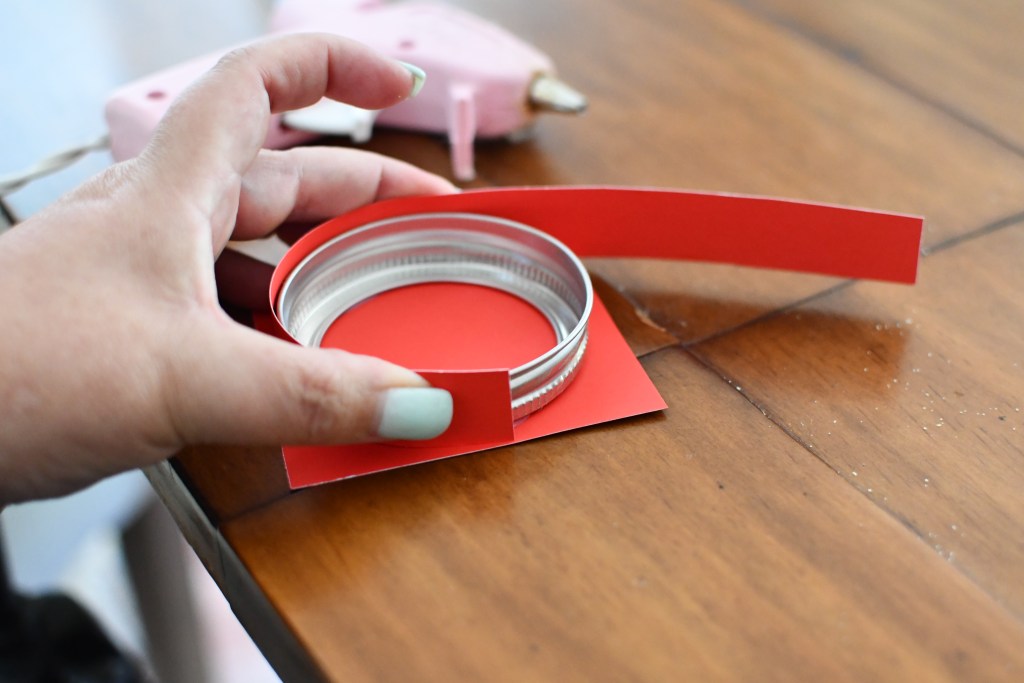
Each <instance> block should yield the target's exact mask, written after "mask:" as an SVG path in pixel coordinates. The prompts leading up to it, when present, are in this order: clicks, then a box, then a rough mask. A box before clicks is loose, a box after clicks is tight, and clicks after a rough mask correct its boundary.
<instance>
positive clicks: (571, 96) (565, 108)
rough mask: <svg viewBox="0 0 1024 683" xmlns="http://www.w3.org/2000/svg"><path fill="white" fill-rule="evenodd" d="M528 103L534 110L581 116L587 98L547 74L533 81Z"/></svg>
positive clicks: (585, 106)
mask: <svg viewBox="0 0 1024 683" xmlns="http://www.w3.org/2000/svg"><path fill="white" fill-rule="evenodd" d="M529 101H530V105H531V106H533V107H534V108H536V109H542V110H545V111H555V112H560V113H565V114H581V113H583V111H584V110H586V108H587V98H586V97H584V96H583V94H582V93H580V92H579V91H578V90H576V89H574V88H572V87H570V86H568V85H566V84H565V83H563V82H562V81H560V80H558V79H557V78H555V77H554V76H551V75H548V74H542V75H540V76H537V78H535V79H533V83H531V84H530V96H529Z"/></svg>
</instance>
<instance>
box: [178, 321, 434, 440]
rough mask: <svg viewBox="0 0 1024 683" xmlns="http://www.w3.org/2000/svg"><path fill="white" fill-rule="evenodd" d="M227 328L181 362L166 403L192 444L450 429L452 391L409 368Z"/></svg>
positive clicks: (411, 435)
mask: <svg viewBox="0 0 1024 683" xmlns="http://www.w3.org/2000/svg"><path fill="white" fill-rule="evenodd" d="M229 325H230V326H229V327H227V329H225V327H224V326H223V325H222V324H220V323H219V322H218V323H215V324H214V326H215V329H211V330H209V331H208V332H207V333H206V334H203V335H202V337H204V338H202V339H198V340H193V341H192V342H191V343H189V344H188V345H187V348H189V349H196V351H195V352H187V353H186V354H184V355H179V356H178V357H177V358H178V361H179V362H177V363H176V366H177V367H176V368H175V369H174V371H173V372H172V375H173V377H174V379H173V380H172V382H171V386H172V390H171V395H170V397H169V399H168V400H169V407H170V412H171V419H172V424H173V425H174V426H175V428H176V430H177V432H178V435H179V437H180V438H181V439H183V440H184V441H185V442H186V443H193V444H200V443H236V444H243V443H244V444H274V445H277V444H337V443H356V442H363V441H374V440H380V439H430V438H433V437H435V436H438V435H440V434H441V433H442V432H444V431H445V429H447V428H448V425H449V424H450V422H451V418H452V398H451V394H449V393H448V392H447V391H445V390H443V389H434V388H432V387H430V386H429V385H428V384H427V383H426V382H425V381H424V380H423V379H422V378H421V377H420V376H419V375H417V374H416V373H414V372H412V371H411V370H406V369H404V368H401V367H398V366H396V365H393V364H391V363H388V362H386V361H383V360H380V359H378V358H372V357H369V356H359V355H355V354H351V353H347V352H345V351H339V350H336V349H309V348H303V347H301V346H298V345H295V344H290V343H287V342H284V341H280V340H278V339H275V338H273V337H270V336H268V335H265V334H261V333H259V332H256V331H253V330H250V329H247V328H244V327H242V326H240V325H235V324H234V323H230V324H229Z"/></svg>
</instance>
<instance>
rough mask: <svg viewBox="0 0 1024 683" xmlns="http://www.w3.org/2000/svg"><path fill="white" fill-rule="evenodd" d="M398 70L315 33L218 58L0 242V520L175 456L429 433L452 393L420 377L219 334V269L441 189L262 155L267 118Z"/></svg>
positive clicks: (388, 82)
mask: <svg viewBox="0 0 1024 683" xmlns="http://www.w3.org/2000/svg"><path fill="white" fill-rule="evenodd" d="M413 85H414V77H413V76H412V74H411V72H410V71H409V70H407V69H406V68H404V67H403V66H402V65H401V64H399V63H397V62H394V61H391V60H389V59H386V58H383V57H381V56H378V55H376V54H375V53H373V52H372V51H370V50H369V49H368V48H366V47H363V46H361V45H359V44H357V43H354V42H351V41H347V40H344V39H342V38H338V37H336V36H328V35H319V34H317V35H295V36H289V37H284V38H278V39H274V40H269V41H264V42H262V43H258V44H256V45H254V46H252V47H248V48H245V49H242V50H240V51H236V52H234V53H232V54H230V55H229V56H227V57H225V58H224V59H223V60H222V61H221V62H220V63H219V64H218V65H217V67H216V68H214V69H213V70H212V71H211V72H210V73H209V74H207V75H206V76H205V77H204V78H202V79H201V80H200V81H199V82H197V83H196V84H195V85H194V86H192V87H191V88H190V89H189V90H188V91H187V92H186V93H185V94H184V95H182V97H181V98H180V100H179V101H178V102H177V103H176V104H175V105H174V106H173V107H172V108H171V110H170V111H169V112H168V114H167V116H166V117H165V119H164V122H163V123H162V124H161V126H160V128H159V129H158V131H157V133H156V135H155V137H154V140H153V141H152V143H151V144H150V145H149V147H148V148H147V149H146V150H145V151H144V152H143V153H142V154H141V155H140V156H139V157H138V158H137V159H134V160H132V161H128V162H125V163H121V164H118V165H116V166H113V167H111V168H110V169H108V170H107V171H106V172H105V173H103V174H101V175H100V176H99V177H97V178H95V179H93V180H91V181H90V182H88V183H87V184H85V185H84V186H82V187H81V188H79V189H78V190H76V191H74V192H73V193H71V194H70V195H68V196H67V197H64V198H62V199H61V200H60V201H58V202H57V203H55V204H54V205H53V206H51V207H49V208H48V209H47V210H45V211H43V212H40V213H39V214H38V215H36V216H35V217H33V218H32V219H31V220H28V221H26V222H25V223H23V224H21V225H19V226H17V227H16V228H14V229H12V230H10V231H8V232H7V233H6V234H4V235H3V236H2V237H0V293H2V299H3V305H2V307H0V324H2V328H0V329H2V333H0V506H2V505H3V504H4V503H7V502H12V501H16V500H23V499H26V498H32V497H42V496H49V495H56V494H60V493H64V492H68V491H71V490H74V489H76V488H79V487H82V486H84V485H87V484H89V483H91V482H93V481H95V480H97V479H99V478H101V477H104V476H106V475H109V474H112V473H115V472H118V471H122V470H125V469H130V468H133V467H137V466H142V465H146V464H151V463H154V462H157V461H159V460H161V459H163V458H166V457H168V456H169V455H172V454H173V453H175V452H176V451H177V450H179V449H181V448H182V447H183V446H184V445H186V444H200V443H246V444H281V443H334V442H339V443H340V442H355V441H364V440H373V439H378V438H429V437H431V436H435V435H436V434H439V433H440V432H442V431H443V430H444V429H445V428H446V427H447V425H448V423H449V421H450V419H451V397H450V396H449V395H448V394H447V393H446V392H443V391H442V390H439V389H430V388H427V385H426V383H425V382H424V381H423V380H422V379H421V378H420V377H419V376H418V375H416V374H414V373H413V372H411V371H409V370H405V369H402V368H399V367H396V366H394V365H391V364H389V363H386V362H384V361H381V360H378V359H374V358H369V357H365V356H355V355H351V354H347V353H344V352H341V351H335V350H322V349H305V348H301V347H299V346H297V345H293V344H288V343H285V342H281V341H278V340H275V339H272V338H270V337H268V336H265V335H262V334H260V333H258V332H255V331H253V330H251V329H248V328H246V327H243V326H241V325H238V324H236V323H234V322H233V321H232V320H230V319H229V318H228V317H227V315H226V314H225V313H224V312H223V311H222V310H221V308H220V306H219V305H218V299H217V289H216V284H215V281H214V261H215V259H216V258H217V256H218V255H219V254H220V253H221V251H222V250H223V249H224V246H225V244H226V242H227V240H228V239H229V238H232V239H248V238H255V237H260V236H264V235H266V234H268V233H270V232H272V231H273V230H274V229H275V228H276V227H277V226H278V225H279V224H281V223H282V222H285V221H297V222H310V221H315V220H318V219H322V218H326V217H330V216H333V215H337V214H339V213H342V212H345V211H348V210H350V209H353V208H355V207H357V206H359V205H361V204H365V203H368V202H372V201H374V200H377V199H383V198H387V197H394V196H399V195H407V194H436V193H445V192H450V191H453V187H452V186H451V185H450V184H449V183H448V182H447V181H445V180H443V179H441V178H440V177H438V176H435V175H432V174H429V173H426V172H425V171H421V170H419V169H416V168H414V167H412V166H410V165H407V164H404V163H401V162H398V161H395V160H392V159H387V158H384V157H381V156H377V155H373V154H369V153H363V152H358V151H354V150H343V149H331V148H296V149H292V150H288V151H283V152H272V151H267V150H261V149H260V147H261V145H262V142H263V140H264V137H265V135H266V130H267V126H268V124H269V121H270V115H271V113H272V112H279V111H286V110H290V109H296V108H299V107H302V106H306V105H309V104H312V103H314V102H316V101H317V100H319V99H320V98H321V97H322V96H324V95H326V96H328V97H331V98H333V99H337V100H342V101H345V102H348V103H350V104H354V105H356V106H360V107H365V108H383V107H386V106H390V105H392V104H395V103H397V102H399V101H401V100H402V99H403V98H405V97H406V96H408V95H409V94H410V93H411V91H412V89H413Z"/></svg>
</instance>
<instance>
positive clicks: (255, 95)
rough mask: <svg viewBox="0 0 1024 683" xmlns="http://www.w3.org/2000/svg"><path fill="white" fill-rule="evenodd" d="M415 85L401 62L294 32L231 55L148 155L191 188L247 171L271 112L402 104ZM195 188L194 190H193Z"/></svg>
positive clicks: (195, 89) (177, 111)
mask: <svg viewBox="0 0 1024 683" xmlns="http://www.w3.org/2000/svg"><path fill="white" fill-rule="evenodd" d="M415 83H416V80H415V79H414V77H413V76H412V74H411V73H410V72H409V70H408V69H406V68H405V67H403V66H402V65H401V64H400V63H399V62H396V61H394V60H391V59H388V58H386V57H383V56H382V55H380V54H378V53H376V52H374V51H373V50H371V49H370V48H368V47H366V46H365V45H362V44H360V43H357V42H355V41H352V40H348V39H345V38H342V37H340V36H335V35H330V34H319V33H315V34H314V33H310V34H294V35H289V36H283V37H278V38H274V39H269V40H265V41H261V42H258V43H255V44H253V45H251V46H249V47H246V48H242V49H240V50H236V51H235V52H232V53H231V54H229V55H228V56H226V57H225V58H224V59H222V60H221V61H220V62H219V63H218V64H217V66H216V67H215V68H214V69H212V70H211V71H210V72H209V73H207V74H206V75H205V76H204V77H203V78H201V79H200V80H199V81H197V82H196V83H195V84H194V85H193V86H192V87H191V88H189V89H188V91H186V93H185V94H183V95H182V97H181V98H180V99H179V100H178V102H176V103H175V105H174V106H172V107H171V110H170V111H169V112H168V113H167V115H166V116H165V117H164V121H163V122H162V124H161V126H160V127H159V129H158V131H157V134H156V136H155V138H154V141H153V144H151V145H150V148H149V149H147V151H146V154H147V155H150V156H157V157H160V158H161V159H162V160H164V161H165V163H164V164H162V165H163V166H165V167H167V168H165V170H172V171H173V172H174V173H176V174H177V179H178V180H179V181H180V182H182V183H185V184H186V185H187V184H188V182H189V180H190V179H192V178H195V177H196V174H197V171H198V172H199V174H200V175H204V173H205V172H206V171H211V170H212V171H224V170H232V171H234V172H235V173H236V174H239V175H240V174H242V173H244V172H245V171H246V169H247V168H248V166H249V164H250V163H251V162H252V160H253V159H254V158H255V156H256V153H257V152H258V150H259V149H260V147H261V146H262V144H263V142H264V139H265V138H266V134H267V126H268V124H269V121H270V114H271V113H272V112H280V111H286V110H289V109H296V108H299V107H304V106H307V105H310V104H313V103H315V102H316V101H318V100H319V99H320V98H321V97H324V96H327V97H331V98H332V99H337V100H340V101H343V102H347V103H349V104H354V105H356V106H359V107H363V108H367V109H379V108H383V107H388V106H391V105H394V104H397V103H398V102H400V101H401V100H403V99H405V98H406V97H408V96H409V95H410V94H411V93H412V90H413V86H414V85H415ZM190 186H191V185H190Z"/></svg>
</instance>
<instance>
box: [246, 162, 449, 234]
mask: <svg viewBox="0 0 1024 683" xmlns="http://www.w3.org/2000/svg"><path fill="white" fill-rule="evenodd" d="M454 191H456V189H455V187H454V186H453V185H452V184H451V183H449V182H448V181H447V180H445V179H444V178H441V177H440V176H437V175H434V174H433V173H428V172H426V171H424V170H421V169H419V168H417V167H415V166H413V165H411V164H407V163H405V162H402V161H398V160H396V159H391V158H389V157H384V156H381V155H379V154H373V153H371V152H364V151H361V150H354V149H340V148H333V147H298V148H295V149H290V150H287V151H283V152H275V151H270V150H263V151H262V152H260V154H259V156H258V157H257V158H256V160H255V162H254V163H253V164H252V165H251V166H250V168H249V170H248V172H247V173H246V174H245V176H244V178H243V180H242V195H241V202H240V204H239V207H238V221H237V224H236V226H235V232H234V237H235V238H236V239H251V238H254V237H262V236H263V235H266V234H268V233H270V232H272V231H273V230H274V229H276V228H277V226H279V225H280V224H281V223H283V222H285V221H286V220H287V221H295V222H307V223H309V222H319V221H322V220H324V219H327V218H333V217H334V216H337V215H339V214H342V213H345V212H347V211H351V210H352V209H355V208H357V207H359V206H362V205H363V204H368V203H370V202H374V201H378V200H381V199H388V198H390V197H400V196H405V195H426V194H445V193H449V192H454Z"/></svg>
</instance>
